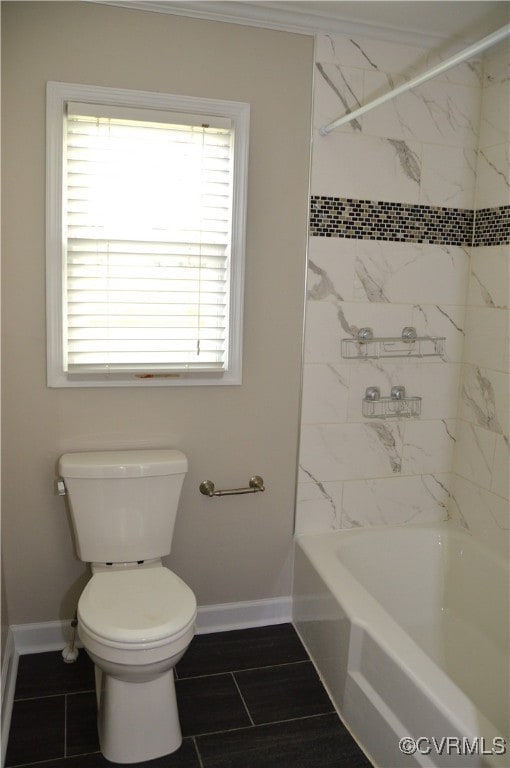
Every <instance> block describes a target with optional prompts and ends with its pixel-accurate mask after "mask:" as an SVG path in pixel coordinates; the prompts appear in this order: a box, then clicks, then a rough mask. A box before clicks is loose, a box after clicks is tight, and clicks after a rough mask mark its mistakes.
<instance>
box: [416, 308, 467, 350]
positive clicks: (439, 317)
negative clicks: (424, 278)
mask: <svg viewBox="0 0 510 768" xmlns="http://www.w3.org/2000/svg"><path fill="white" fill-rule="evenodd" d="M464 314H465V313H464V307H463V306H460V305H456V306H448V305H445V304H442V305H440V304H415V305H414V307H413V322H412V323H411V325H412V326H413V327H414V328H416V331H417V333H418V336H443V337H444V338H445V343H444V346H445V354H444V359H445V360H447V361H448V362H452V363H453V362H457V363H460V362H462V358H463V350H464V339H465V336H466V332H465V330H464V320H465V317H464Z"/></svg>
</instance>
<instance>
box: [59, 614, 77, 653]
mask: <svg viewBox="0 0 510 768" xmlns="http://www.w3.org/2000/svg"><path fill="white" fill-rule="evenodd" d="M77 626H78V609H76V611H75V612H74V618H73V619H72V621H71V640H70V641H69V642H68V643H67V645H66V646H65V648H64V650H63V651H62V658H63V659H64V661H65V663H66V664H72V663H73V662H74V661H76V659H77V658H78V653H79V651H78V648H77V647H76V627H77Z"/></svg>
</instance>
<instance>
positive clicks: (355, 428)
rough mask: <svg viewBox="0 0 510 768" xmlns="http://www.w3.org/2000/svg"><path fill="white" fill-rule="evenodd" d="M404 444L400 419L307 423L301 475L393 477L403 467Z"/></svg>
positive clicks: (320, 477)
mask: <svg viewBox="0 0 510 768" xmlns="http://www.w3.org/2000/svg"><path fill="white" fill-rule="evenodd" d="M402 445H403V427H402V424H401V423H400V422H384V421H379V420H376V419H374V420H373V421H370V422H367V423H363V424H360V423H356V424H354V423H353V424H314V425H308V424H304V425H303V426H302V429H301V448H300V467H301V471H302V473H303V474H302V477H304V478H307V479H308V480H311V479H313V480H314V481H320V482H324V481H338V480H348V479H353V478H370V477H391V476H393V475H395V474H399V473H400V472H401V471H402Z"/></svg>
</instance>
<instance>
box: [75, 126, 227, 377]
mask: <svg viewBox="0 0 510 768" xmlns="http://www.w3.org/2000/svg"><path fill="white" fill-rule="evenodd" d="M231 145H232V140H231V134H230V132H229V131H228V130H225V129H211V130H209V129H201V128H197V127H196V126H195V127H192V128H188V127H186V126H172V125H170V124H145V125H144V124H141V123H136V122H133V121H120V120H117V119H115V120H108V119H107V118H104V117H101V118H100V119H99V120H96V119H94V118H93V117H85V118H82V117H76V118H72V117H71V118H68V120H67V150H66V151H67V156H66V161H67V179H66V195H67V215H66V224H67V268H66V281H67V284H66V312H67V318H66V322H67V327H68V334H67V356H68V362H67V368H68V370H69V371H70V372H71V373H72V372H76V371H90V370H114V369H115V370H131V369H133V370H134V369H137V368H139V367H140V366H148V367H149V368H150V367H154V366H155V367H156V368H158V369H161V368H163V369H164V368H165V367H167V366H168V367H169V368H171V369H172V370H174V369H179V368H183V369H189V368H190V366H191V367H194V368H199V369H204V370H206V369H207V370H210V369H211V367H212V368H213V369H214V370H218V371H221V370H223V368H224V365H225V357H226V345H227V335H228V327H227V309H228V260H229V249H228V245H229V240H230V215H231V151H232V146H231Z"/></svg>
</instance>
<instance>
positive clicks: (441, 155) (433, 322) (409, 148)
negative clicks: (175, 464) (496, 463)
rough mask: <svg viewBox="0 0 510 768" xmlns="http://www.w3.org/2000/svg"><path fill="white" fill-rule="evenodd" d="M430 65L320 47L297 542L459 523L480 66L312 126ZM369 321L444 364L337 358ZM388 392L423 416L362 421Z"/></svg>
mask: <svg viewBox="0 0 510 768" xmlns="http://www.w3.org/2000/svg"><path fill="white" fill-rule="evenodd" d="M434 63H436V62H435V61H434V57H433V55H432V54H427V52H426V51H425V50H423V51H420V50H418V49H417V48H416V47H407V46H403V45H395V44H393V43H392V44H390V43H384V42H380V41H374V40H368V39H349V38H346V37H341V36H329V35H321V36H318V38H317V44H316V72H315V88H314V140H313V141H314V143H313V154H312V184H311V195H312V210H311V230H310V242H309V277H308V294H307V306H306V330H305V365H304V380H303V409H302V425H301V447H300V476H299V487H298V504H297V517H296V530H297V532H305V531H321V530H329V529H335V528H342V527H352V526H366V525H377V524H400V523H407V522H414V521H420V520H422V521H431V520H443V519H446V518H447V517H449V516H455V517H456V518H457V519H459V520H461V521H464V520H465V519H466V518H465V516H464V515H463V512H462V503H459V505H458V506H457V505H455V504H452V502H451V497H450V492H451V470H452V467H453V463H454V455H455V448H456V440H457V432H456V429H457V409H458V404H459V392H460V389H461V386H462V381H463V354H464V347H465V339H466V327H465V321H466V318H465V305H466V296H467V291H468V282H469V275H470V246H471V243H472V232H473V210H474V207H475V187H476V166H477V150H478V136H479V126H480V106H481V93H482V82H483V74H482V68H481V65H480V64H479V63H473V62H470V63H466V64H463V65H460V66H458V67H456V68H455V69H453V70H450V71H449V72H447V73H445V74H443V76H442V77H440V78H436V79H434V80H431V81H429V83H427V84H425V85H423V86H421V87H420V88H419V89H415V90H413V91H411V92H408V93H407V94H405V95H402V96H400V97H398V98H397V99H395V100H393V101H391V102H389V103H388V104H386V105H384V106H382V107H379V108H377V109H375V110H373V111H371V112H368V113H366V114H365V115H364V116H362V117H361V118H360V119H358V120H356V121H353V122H352V123H349V124H347V125H346V126H344V127H342V128H340V129H337V130H335V131H333V132H332V133H331V134H329V135H328V136H324V137H323V136H320V135H319V131H318V129H319V127H320V126H321V125H324V124H325V123H327V122H329V121H331V120H333V119H335V118H336V117H338V116H339V115H341V114H343V113H344V111H345V109H346V107H350V108H355V107H356V106H357V105H358V104H361V103H365V102H367V101H368V100H370V99H371V98H374V97H376V96H378V95H379V94H380V93H381V92H383V91H385V90H387V89H389V88H391V87H393V86H394V85H398V84H399V82H400V81H401V79H402V77H406V78H408V77H411V76H412V75H413V74H415V73H417V72H418V71H422V70H423V69H425V68H426V67H428V66H432V65H433V64H434ZM498 205H501V203H498ZM477 250H478V249H477ZM366 326H370V327H372V328H373V331H374V335H376V336H400V334H401V332H402V329H403V327H404V326H414V327H415V328H416V329H417V331H418V334H419V335H428V336H445V337H446V348H445V355H444V357H443V358H442V359H441V358H423V359H416V358H415V359H388V358H387V359H385V360H360V361H358V360H346V359H344V358H342V356H341V339H342V338H348V337H352V336H355V335H356V333H357V331H358V329H359V328H362V327H366ZM465 378H466V377H464V379H465ZM396 384H401V385H404V386H405V387H406V390H407V392H408V394H409V395H419V396H421V397H422V398H423V401H422V415H421V418H420V419H419V420H367V419H364V418H363V417H362V415H361V404H362V398H363V396H364V394H365V389H366V388H367V387H369V386H372V385H377V386H379V387H380V389H381V393H382V395H388V394H389V392H390V389H391V387H392V386H393V385H396Z"/></svg>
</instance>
